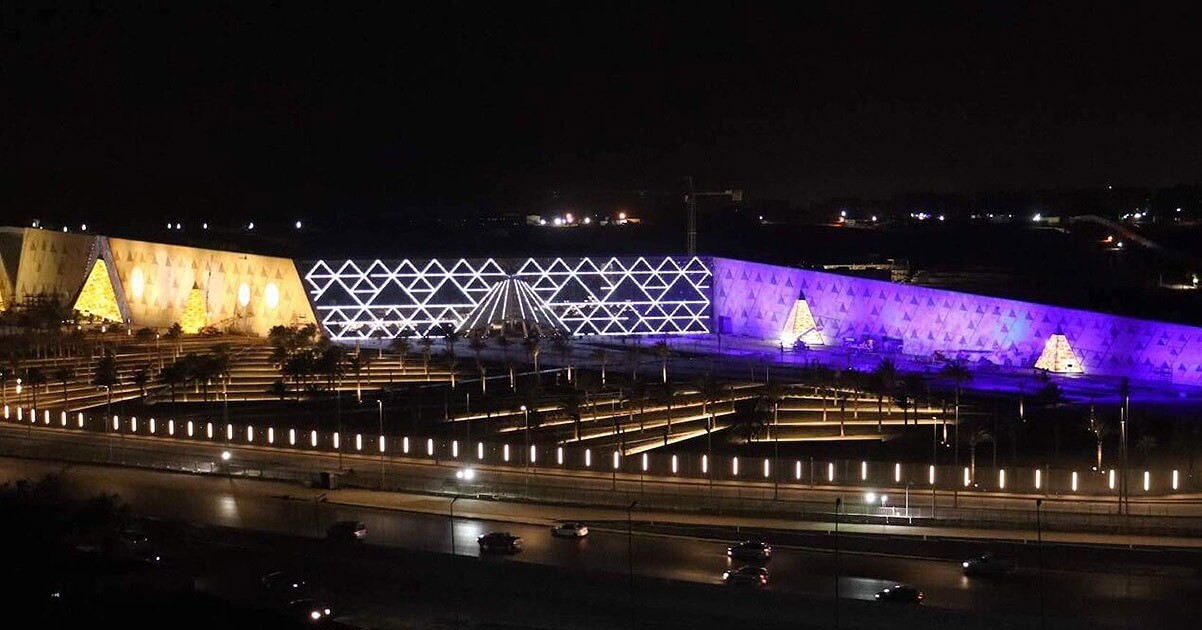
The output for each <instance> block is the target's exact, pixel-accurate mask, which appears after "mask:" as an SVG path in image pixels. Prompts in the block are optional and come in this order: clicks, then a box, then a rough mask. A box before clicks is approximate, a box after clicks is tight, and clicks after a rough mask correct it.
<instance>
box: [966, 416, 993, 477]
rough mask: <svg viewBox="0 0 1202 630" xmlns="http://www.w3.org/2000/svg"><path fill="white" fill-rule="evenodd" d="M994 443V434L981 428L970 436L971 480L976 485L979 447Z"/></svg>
mask: <svg viewBox="0 0 1202 630" xmlns="http://www.w3.org/2000/svg"><path fill="white" fill-rule="evenodd" d="M992 441H993V434H991V433H990V432H989V430H988V429H986V428H984V427H980V428H978V429H977V430H975V431H973V432H972V433H970V434H968V456H969V460H970V462H971V463H970V464H969V471H970V472H969V478H970V479H972V480H973V482H974V483H975V482H976V480H977V445H978V444H984V443H986V442H992Z"/></svg>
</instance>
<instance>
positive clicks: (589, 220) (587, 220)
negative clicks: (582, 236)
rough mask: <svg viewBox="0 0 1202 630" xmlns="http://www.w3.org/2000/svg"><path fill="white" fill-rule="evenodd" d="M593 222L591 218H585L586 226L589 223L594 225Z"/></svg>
mask: <svg viewBox="0 0 1202 630" xmlns="http://www.w3.org/2000/svg"><path fill="white" fill-rule="evenodd" d="M592 222H593V220H592V219H591V218H589V217H584V224H585V225H588V224H589V223H592Z"/></svg>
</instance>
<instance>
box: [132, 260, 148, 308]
mask: <svg viewBox="0 0 1202 630" xmlns="http://www.w3.org/2000/svg"><path fill="white" fill-rule="evenodd" d="M145 292H146V276H145V275H143V273H142V268H141V267H134V270H133V271H132V272H130V274H129V293H130V295H132V296H134V299H135V300H140V299H142V294H143V293H145Z"/></svg>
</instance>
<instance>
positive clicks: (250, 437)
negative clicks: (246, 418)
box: [246, 426, 255, 442]
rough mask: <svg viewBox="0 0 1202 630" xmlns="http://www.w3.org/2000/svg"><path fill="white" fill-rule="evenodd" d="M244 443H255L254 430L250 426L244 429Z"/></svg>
mask: <svg viewBox="0 0 1202 630" xmlns="http://www.w3.org/2000/svg"><path fill="white" fill-rule="evenodd" d="M246 441H247V442H254V441H255V428H254V427H251V426H248V427H246Z"/></svg>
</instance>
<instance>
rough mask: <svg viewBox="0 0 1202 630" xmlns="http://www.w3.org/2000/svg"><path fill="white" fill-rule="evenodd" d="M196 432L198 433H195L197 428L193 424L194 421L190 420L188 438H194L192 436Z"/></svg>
mask: <svg viewBox="0 0 1202 630" xmlns="http://www.w3.org/2000/svg"><path fill="white" fill-rule="evenodd" d="M195 432H196V431H195V426H194V425H193V424H192V421H191V420H189V421H188V437H192V435H193V434H194V433H195Z"/></svg>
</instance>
